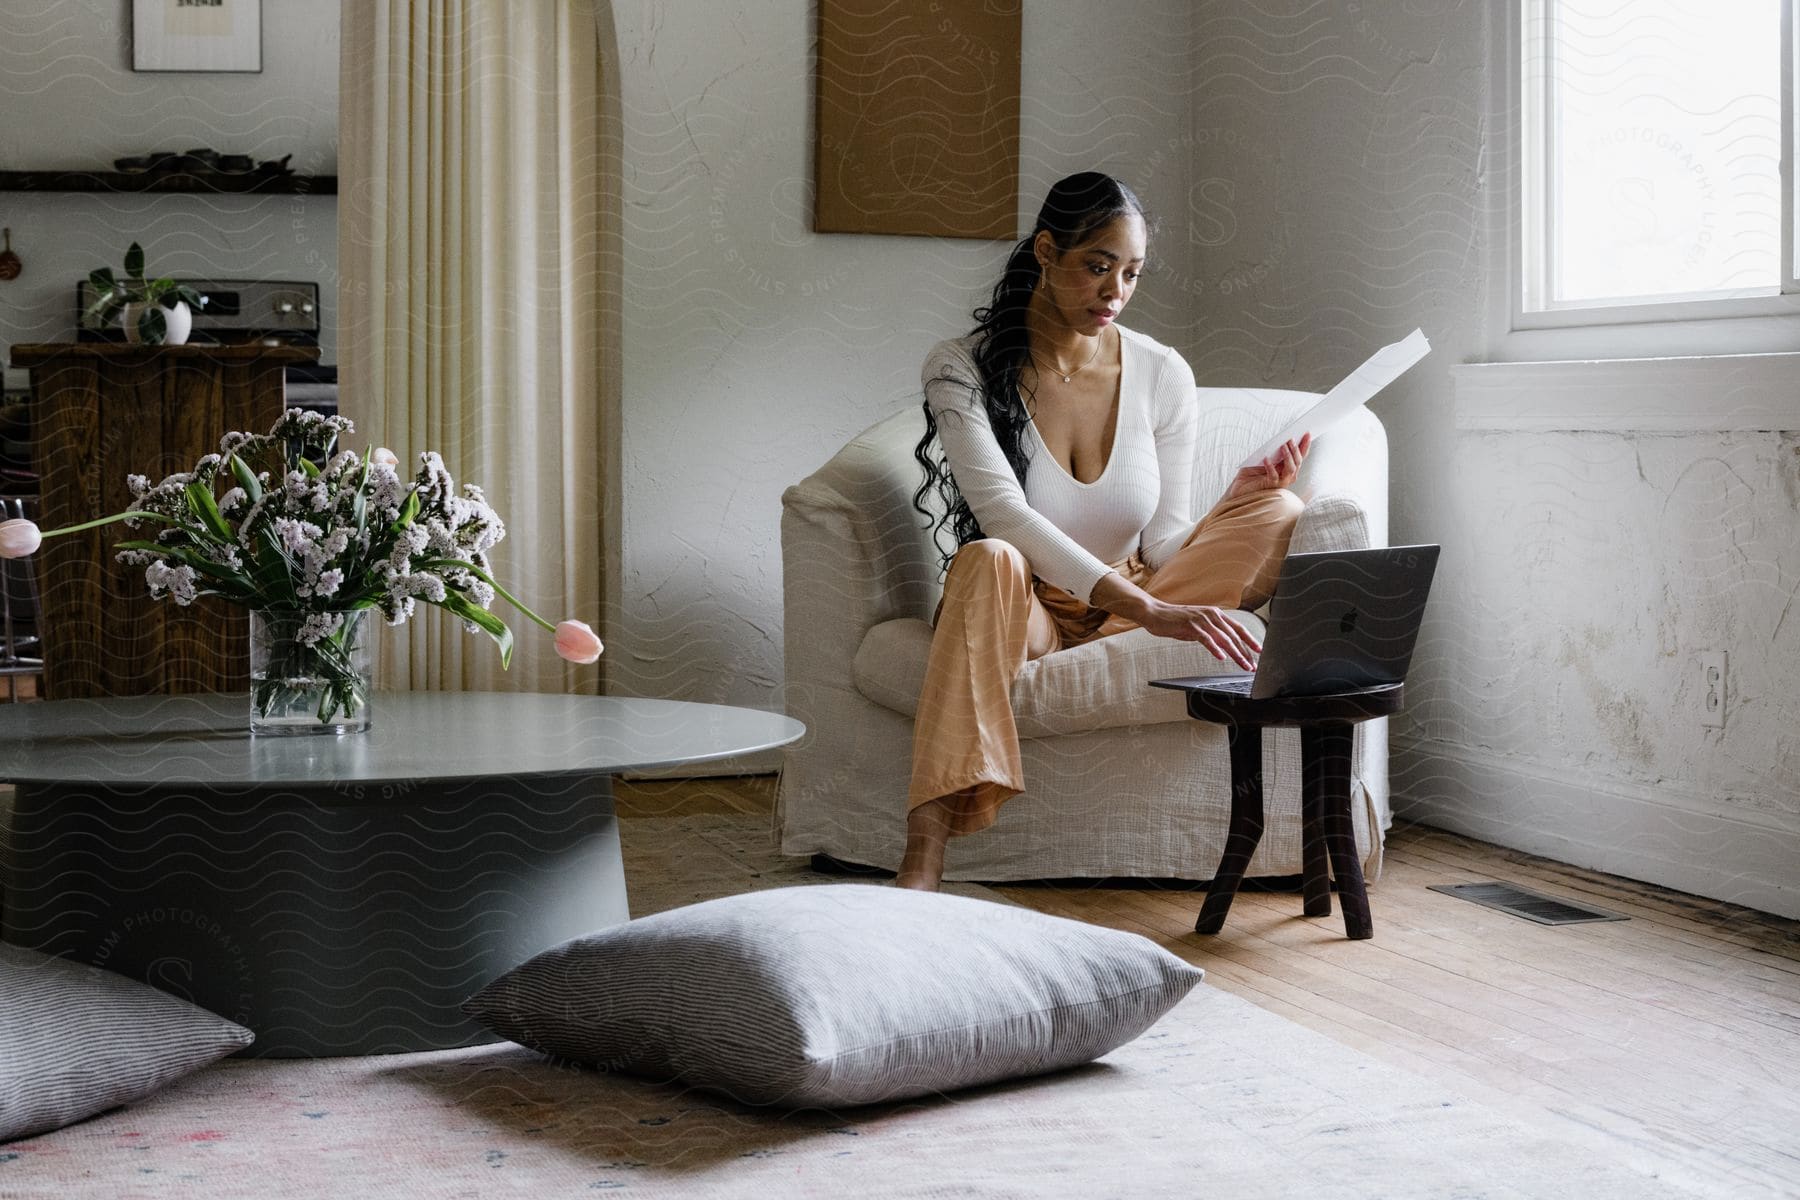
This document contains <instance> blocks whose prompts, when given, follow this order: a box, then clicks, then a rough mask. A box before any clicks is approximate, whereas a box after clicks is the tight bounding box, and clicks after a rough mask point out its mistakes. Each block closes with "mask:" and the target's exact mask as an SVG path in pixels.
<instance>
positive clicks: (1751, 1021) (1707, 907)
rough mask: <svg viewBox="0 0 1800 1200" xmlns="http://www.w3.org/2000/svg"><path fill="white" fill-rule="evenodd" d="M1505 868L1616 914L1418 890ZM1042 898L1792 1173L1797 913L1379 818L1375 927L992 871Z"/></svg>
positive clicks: (1389, 1043) (647, 795)
mask: <svg viewBox="0 0 1800 1200" xmlns="http://www.w3.org/2000/svg"><path fill="white" fill-rule="evenodd" d="M773 790H774V785H773V779H772V778H771V777H763V776H756V777H740V778H735V779H697V780H685V781H679V780H678V781H669V780H658V781H644V782H637V783H629V782H627V783H621V784H620V785H619V787H618V795H617V801H618V808H619V811H620V814H621V815H622V816H627V817H629V816H632V815H645V816H650V815H655V816H679V815H687V814H695V813H702V812H735V813H759V814H763V815H767V814H768V813H769V811H770V809H771V805H772V799H773ZM1492 879H1500V880H1507V881H1510V882H1513V883H1518V884H1521V885H1523V886H1525V887H1529V888H1532V889H1533V890H1536V891H1541V892H1546V893H1548V894H1551V895H1555V896H1561V897H1564V898H1567V899H1570V900H1575V901H1578V902H1583V903H1587V904H1589V905H1592V906H1594V907H1599V908H1604V909H1608V910H1610V911H1613V912H1617V913H1620V914H1623V915H1625V916H1628V917H1630V918H1631V919H1630V920H1628V921H1621V922H1609V923H1603V924H1588V925H1568V926H1561V927H1555V928H1552V927H1546V926H1541V925H1537V924H1533V923H1531V922H1529V921H1524V920H1521V919H1519V918H1517V917H1511V916H1508V915H1506V914H1504V913H1500V912H1496V911H1494V910H1492V909H1487V908H1483V907H1481V906H1479V905H1475V904H1471V903H1468V902H1467V901H1463V900H1458V899H1456V898H1454V897H1450V896H1445V895H1442V894H1440V893H1438V892H1433V891H1429V890H1427V886H1426V885H1428V884H1433V883H1460V882H1468V881H1473V880H1492ZM996 890H997V891H999V892H1000V893H1002V894H1003V895H1005V896H1007V897H1008V898H1009V899H1012V900H1014V901H1016V902H1018V903H1020V904H1024V905H1027V906H1029V907H1031V908H1035V909H1038V910H1039V911H1042V912H1049V913H1056V914H1058V915H1062V916H1068V917H1074V918H1077V919H1080V920H1084V921H1091V922H1094V923H1096V924H1101V925H1109V926H1113V927H1116V928H1120V929H1130V930H1133V931H1134V932H1137V933H1141V934H1143V935H1144V936H1146V937H1149V938H1151V939H1152V940H1154V941H1156V942H1158V943H1160V944H1161V945H1163V946H1165V947H1167V948H1168V949H1169V950H1170V951H1172V952H1173V953H1175V954H1178V955H1180V956H1181V957H1182V958H1185V959H1187V960H1188V961H1189V962H1192V963H1195V964H1197V965H1198V966H1201V967H1204V968H1205V969H1206V971H1207V978H1208V979H1209V980H1210V981H1211V982H1212V983H1213V984H1214V985H1215V986H1218V987H1221V988H1224V989H1226V990H1227V991H1231V992H1235V993H1237V994H1238V995H1240V996H1243V997H1245V998H1246V999H1248V1000H1251V1001H1253V1002H1254V1003H1256V1004H1258V1005H1261V1006H1262V1007H1264V1008H1266V1009H1268V1010H1270V1011H1272V1012H1275V1013H1279V1014H1280V1015H1282V1016H1284V1017H1287V1018H1288V1019H1290V1020H1293V1021H1296V1022H1298V1023H1299V1024H1302V1025H1305V1026H1308V1027H1309V1028H1312V1029H1315V1030H1318V1031H1319V1032H1321V1033H1324V1034H1326V1035H1328V1036H1330V1037H1332V1038H1335V1039H1337V1040H1338V1041H1340V1042H1343V1043H1345V1044H1346V1045H1350V1046H1353V1047H1355V1048H1357V1049H1359V1050H1362V1051H1364V1052H1366V1053H1368V1054H1370V1055H1372V1056H1374V1057H1376V1058H1379V1059H1382V1060H1383V1061H1386V1062H1389V1063H1392V1064H1395V1065H1397V1066H1400V1067H1404V1068H1407V1069H1410V1070H1413V1071H1416V1072H1418V1073H1420V1074H1423V1075H1426V1076H1429V1077H1431V1078H1434V1079H1438V1080H1440V1081H1442V1082H1444V1083H1446V1084H1450V1085H1453V1086H1456V1087H1459V1088H1461V1089H1462V1090H1464V1091H1466V1092H1468V1093H1470V1094H1473V1095H1475V1096H1476V1097H1477V1098H1485V1099H1490V1100H1495V1101H1501V1100H1503V1099H1509V1098H1516V1099H1522V1100H1526V1101H1529V1102H1532V1103H1535V1104H1537V1105H1540V1106H1542V1107H1546V1108H1550V1109H1552V1110H1554V1111H1557V1112H1560V1113H1562V1114H1564V1115H1567V1116H1571V1117H1574V1118H1575V1119H1577V1120H1579V1121H1581V1122H1582V1123H1584V1124H1586V1125H1588V1126H1589V1127H1591V1128H1592V1129H1593V1130H1595V1131H1596V1132H1597V1133H1598V1134H1601V1135H1604V1136H1606V1137H1607V1138H1608V1140H1609V1141H1611V1142H1612V1144H1613V1145H1614V1146H1615V1147H1616V1146H1618V1145H1620V1144H1621V1143H1623V1144H1625V1145H1647V1146H1656V1147H1659V1148H1660V1150H1661V1152H1662V1153H1665V1154H1673V1155H1675V1156H1677V1157H1678V1158H1679V1159H1680V1161H1681V1162H1682V1163H1683V1164H1684V1165H1687V1166H1689V1167H1691V1168H1692V1169H1694V1170H1696V1171H1702V1172H1705V1173H1706V1174H1707V1175H1708V1176H1709V1177H1711V1178H1720V1177H1724V1178H1730V1179H1735V1180H1739V1181H1742V1183H1743V1184H1744V1185H1745V1188H1746V1190H1750V1191H1761V1192H1765V1193H1769V1194H1775V1195H1800V1088H1797V1087H1796V1086H1795V1081H1796V1080H1800V922H1795V921H1788V920H1783V919H1781V918H1778V917H1772V916H1769V915H1767V914H1763V913H1758V912H1755V911H1753V910H1750V909H1746V908H1740V907H1738V906H1736V905H1731V904H1725V903H1722V902H1718V901H1712V900H1705V899H1701V898H1698V897H1694V896H1689V895H1684V894H1682V893H1679V892H1673V891H1669V890H1668V889H1665V888H1659V887H1655V886H1653V885H1649V884H1644V883H1638V882H1634V881H1632V880H1627V879H1621V878H1618V877H1615V876H1610V875H1603V874H1600V873H1598V872H1593V871H1585V870H1580V869H1577V868H1574V867H1569V866H1565V865H1563V864H1560V863H1556V862H1552V861H1550V860H1548V859H1543V858H1537V857H1535V856H1532V855H1526V854H1519V853H1516V852H1514V851H1510V850H1505V849H1502V848H1500V847H1497V846H1492V845H1488V844H1486V843H1482V842H1477V841H1474V840H1471V839H1469V838H1464V837H1460V836H1458V835H1455V834H1450V833H1445V832H1443V831H1440V830H1435V829H1430V828H1427V827H1423V826H1410V827H1402V826H1396V827H1395V829H1393V830H1392V831H1391V832H1390V833H1389V835H1388V842H1387V858H1386V865H1385V868H1384V871H1383V874H1382V876H1381V878H1380V880H1379V881H1377V882H1375V883H1374V884H1373V886H1372V887H1371V889H1370V904H1371V907H1372V908H1373V910H1374V917H1375V938H1374V940H1373V941H1367V942H1349V941H1346V940H1345V939H1344V937H1343V924H1342V916H1341V914H1340V913H1338V912H1337V911H1336V909H1335V904H1334V913H1333V916H1332V917H1331V918H1330V919H1329V920H1312V919H1307V918H1303V917H1301V916H1300V897H1299V896H1298V895H1297V894H1293V893H1256V892H1245V893H1240V894H1239V896H1238V897H1237V899H1236V901H1235V902H1234V903H1233V905H1232V910H1231V917H1230V919H1229V920H1228V921H1227V922H1226V925H1225V929H1224V932H1222V933H1221V934H1219V935H1217V936H1214V937H1202V936H1201V935H1199V934H1196V933H1195V932H1194V917H1195V915H1196V914H1197V912H1198V911H1199V905H1200V901H1201V899H1202V898H1203V896H1204V893H1203V892H1200V891H1183V890H1171V889H1167V888H1154V887H1135V888H1134V887H1118V886H1110V885H1108V886H1098V885H1092V884H1078V885H1057V886H1049V885H1026V886H1016V885H1007V886H1002V887H998V888H997V889H996Z"/></svg>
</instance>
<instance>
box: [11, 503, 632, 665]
mask: <svg viewBox="0 0 1800 1200" xmlns="http://www.w3.org/2000/svg"><path fill="white" fill-rule="evenodd" d="M43 544H44V535H43V534H41V533H39V532H38V527H37V526H36V525H35V524H34V523H32V522H30V521H26V520H23V519H20V518H16V517H15V518H14V519H13V520H11V521H0V558H24V557H25V556H26V555H27V554H32V553H35V552H36V551H37V548H38V547H39V546H41V545H43ZM583 628H584V629H585V628H586V626H583ZM590 636H591V635H590ZM598 644H599V643H598V642H596V643H595V645H598ZM595 653H596V654H598V653H599V652H598V651H595ZM588 661H589V662H593V661H594V660H593V659H591V658H590V659H588Z"/></svg>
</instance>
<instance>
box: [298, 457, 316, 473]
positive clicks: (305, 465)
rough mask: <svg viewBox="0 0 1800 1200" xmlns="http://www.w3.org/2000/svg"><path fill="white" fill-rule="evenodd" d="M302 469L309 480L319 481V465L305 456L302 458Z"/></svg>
mask: <svg viewBox="0 0 1800 1200" xmlns="http://www.w3.org/2000/svg"><path fill="white" fill-rule="evenodd" d="M300 469H301V470H302V471H304V472H305V473H306V477H307V478H308V479H317V478H318V477H319V464H318V463H316V462H314V461H313V460H312V459H310V458H307V457H305V456H304V455H302V456H301V458H300Z"/></svg>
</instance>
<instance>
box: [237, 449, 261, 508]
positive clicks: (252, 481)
mask: <svg viewBox="0 0 1800 1200" xmlns="http://www.w3.org/2000/svg"><path fill="white" fill-rule="evenodd" d="M231 474H232V475H233V476H234V477H235V478H236V479H237V481H238V486H239V487H241V488H243V489H244V495H246V496H248V497H249V498H250V503H252V504H255V503H256V502H257V501H258V500H261V499H262V494H263V490H262V481H261V480H259V479H257V477H256V472H255V471H252V470H251V469H250V464H249V463H247V462H245V461H244V460H243V459H242V458H239V457H238V456H237V455H236V454H233V455H232V456H231Z"/></svg>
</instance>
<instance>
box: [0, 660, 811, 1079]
mask: <svg viewBox="0 0 1800 1200" xmlns="http://www.w3.org/2000/svg"><path fill="white" fill-rule="evenodd" d="M247 705H248V700H247V698H246V697H245V696H244V695H242V694H238V695H211V696H143V697H133V698H130V699H110V700H67V701H55V702H51V703H45V704H12V705H4V706H0V780H5V781H7V782H11V783H13V784H15V785H17V789H18V790H17V796H16V800H15V804H14V808H13V814H12V819H11V822H10V827H9V828H6V829H4V830H0V881H3V882H4V885H5V895H4V904H3V906H0V937H3V938H4V940H6V941H8V942H12V943H14V944H17V945H21V946H28V947H31V948H34V949H37V950H42V951H44V952H47V953H51V954H58V955H63V956H67V957H71V958H75V959H78V960H81V961H85V962H91V963H95V964H97V965H99V966H102V967H105V968H107V969H108V970H112V971H116V972H119V973H121V974H124V975H128V976H131V977H133V978H136V979H141V980H143V981H145V982H147V983H149V984H151V985H152V986H155V987H158V988H161V989H163V990H164V991H168V992H170V993H172V994H175V995H178V996H181V997H182V998H184V999H188V1000H191V1001H192V1002H193V1003H195V1004H198V1005H200V1006H201V1007H202V1008H206V1009H210V1010H211V1011H213V1012H216V1013H218V1014H220V1015H221V1016H225V1017H229V1018H230V1019H232V1020H234V1021H237V1022H239V1023H240V1024H243V1025H246V1026H248V1027H249V1028H250V1029H252V1030H253V1031H254V1032H255V1033H256V1043H255V1044H254V1045H253V1046H252V1047H250V1049H249V1051H248V1053H249V1054H251V1055H254V1056H258V1057H278V1058H279V1057H311V1056H333V1055H350V1054H377V1053H389V1052H399V1051H412V1050H432V1049H444V1048H449V1047H453V1046H467V1045H474V1044H477V1043H480V1042H488V1041H493V1040H495V1039H494V1038H493V1037H492V1035H490V1034H488V1033H487V1032H486V1031H485V1030H483V1029H481V1028H480V1027H479V1026H477V1025H475V1024H474V1023H473V1022H471V1021H469V1020H468V1019H467V1018H466V1017H464V1016H463V1015H462V1013H461V1012H460V1011H459V1009H458V1005H459V1004H460V1003H461V1002H462V1001H463V1000H464V999H466V998H467V997H469V996H470V995H472V994H473V993H474V992H476V991H477V990H479V989H480V988H481V987H482V986H483V985H484V984H486V983H487V982H488V981H489V980H491V979H493V978H494V977H495V976H497V975H499V974H501V973H502V972H504V971H506V970H508V969H510V968H511V967H513V966H515V965H516V964H518V963H519V962H521V961H523V960H524V959H526V958H528V957H530V956H531V955H533V954H536V953H537V952H538V951H540V950H544V949H546V948H548V947H549V946H552V945H555V944H556V943H558V942H561V941H564V940H567V939H568V938H571V937H575V936H578V935H580V934H583V933H586V932H589V931H590V930H593V929H596V928H599V927H601V926H605V925H610V924H616V923H618V922H621V921H625V920H627V919H629V915H630V914H629V912H628V911H627V908H626V901H625V875H624V867H623V865H622V863H621V860H620V856H619V835H618V826H617V823H616V821H615V819H614V816H613V808H612V780H611V776H613V775H614V774H617V773H619V772H621V771H626V770H633V769H640V768H649V767H661V766H670V765H678V764H688V763H699V762H704V761H707V760H709V759H718V758H728V757H732V756H736V755H740V754H747V753H752V752H755V751H759V750H766V749H769V748H771V747H775V746H780V745H784V744H786V743H788V742H791V741H793V740H794V739H796V738H798V737H799V736H800V735H801V734H802V733H804V732H805V729H804V727H803V726H802V725H801V724H800V723H799V722H798V721H795V720H793V719H791V718H789V717H785V716H782V715H780V714H777V713H767V712H757V711H753V710H750V709H742V708H728V707H725V706H722V705H715V704H692V703H683V702H678V701H669V700H639V699H626V698H620V697H610V696H550V695H514V694H500V693H480V694H468V693H462V694H451V693H423V692H420V693H386V694H381V695H378V696H377V697H376V698H375V701H374V721H373V724H372V726H371V728H370V729H369V731H368V732H367V733H363V734H356V735H350V736H345V737H274V738H271V737H257V738H252V737H251V736H250V734H249V733H248V732H247V730H246V721H247V711H248V710H247Z"/></svg>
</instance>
